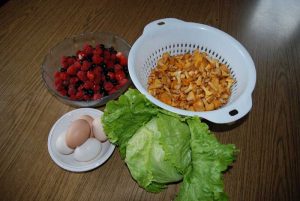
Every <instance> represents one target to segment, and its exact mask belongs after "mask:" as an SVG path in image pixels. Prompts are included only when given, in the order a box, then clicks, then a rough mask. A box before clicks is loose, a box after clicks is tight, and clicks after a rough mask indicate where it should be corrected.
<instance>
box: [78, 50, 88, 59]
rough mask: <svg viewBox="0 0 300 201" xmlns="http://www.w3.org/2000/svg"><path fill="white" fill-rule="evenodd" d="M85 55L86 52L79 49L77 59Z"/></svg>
mask: <svg viewBox="0 0 300 201" xmlns="http://www.w3.org/2000/svg"><path fill="white" fill-rule="evenodd" d="M86 56H87V55H86V53H85V52H82V51H79V52H78V54H77V57H78V59H79V60H83V59H84V58H85V57H86Z"/></svg>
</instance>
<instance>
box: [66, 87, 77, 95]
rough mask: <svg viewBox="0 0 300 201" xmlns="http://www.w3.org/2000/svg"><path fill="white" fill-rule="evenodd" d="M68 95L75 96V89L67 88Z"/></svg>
mask: <svg viewBox="0 0 300 201" xmlns="http://www.w3.org/2000/svg"><path fill="white" fill-rule="evenodd" d="M68 94H69V95H70V96H72V95H75V94H76V89H75V87H69V89H68Z"/></svg>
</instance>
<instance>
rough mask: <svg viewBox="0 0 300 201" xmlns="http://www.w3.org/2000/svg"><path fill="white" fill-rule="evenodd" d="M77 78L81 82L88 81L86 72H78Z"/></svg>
mask: <svg viewBox="0 0 300 201" xmlns="http://www.w3.org/2000/svg"><path fill="white" fill-rule="evenodd" d="M77 77H78V78H79V79H80V80H81V81H86V80H87V77H86V74H85V72H83V71H78V72H77Z"/></svg>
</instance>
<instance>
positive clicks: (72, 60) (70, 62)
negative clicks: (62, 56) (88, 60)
mask: <svg viewBox="0 0 300 201" xmlns="http://www.w3.org/2000/svg"><path fill="white" fill-rule="evenodd" d="M75 61H76V60H75V59H74V58H72V57H68V59H67V62H68V64H69V65H72V64H74V62H75Z"/></svg>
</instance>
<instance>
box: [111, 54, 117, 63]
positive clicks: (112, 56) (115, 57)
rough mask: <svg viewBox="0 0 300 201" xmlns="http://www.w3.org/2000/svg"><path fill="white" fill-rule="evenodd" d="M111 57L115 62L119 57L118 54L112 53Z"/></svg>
mask: <svg viewBox="0 0 300 201" xmlns="http://www.w3.org/2000/svg"><path fill="white" fill-rule="evenodd" d="M110 59H111V60H112V61H113V62H114V61H115V60H116V59H117V56H116V55H115V54H111V55H110Z"/></svg>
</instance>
